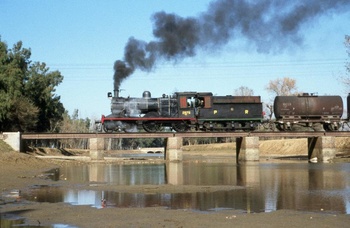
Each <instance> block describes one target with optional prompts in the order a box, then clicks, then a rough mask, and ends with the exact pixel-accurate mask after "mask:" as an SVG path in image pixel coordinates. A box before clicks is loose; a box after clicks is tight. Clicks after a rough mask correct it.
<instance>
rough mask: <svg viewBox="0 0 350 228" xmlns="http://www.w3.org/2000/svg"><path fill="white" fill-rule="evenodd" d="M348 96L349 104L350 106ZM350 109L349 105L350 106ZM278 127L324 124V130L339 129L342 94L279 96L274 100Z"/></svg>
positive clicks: (287, 128) (341, 112) (283, 128)
mask: <svg viewBox="0 0 350 228" xmlns="http://www.w3.org/2000/svg"><path fill="white" fill-rule="evenodd" d="M349 99H350V98H349V96H348V106H349ZM348 110H349V107H348ZM274 114H275V117H276V122H275V123H276V127H277V128H278V129H279V130H291V129H292V127H293V125H295V124H298V125H303V126H306V127H312V126H313V125H314V124H316V123H317V124H322V125H323V128H324V130H326V131H335V130H338V129H339V127H340V124H341V122H342V119H341V117H342V115H343V100H342V98H341V97H340V96H317V95H313V94H302V95H300V96H277V97H275V100H274Z"/></svg>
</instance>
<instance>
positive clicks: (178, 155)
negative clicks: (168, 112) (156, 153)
mask: <svg viewBox="0 0 350 228" xmlns="http://www.w3.org/2000/svg"><path fill="white" fill-rule="evenodd" d="M164 152H165V154H164V155H165V159H166V160H167V161H171V162H172V161H182V137H169V138H166V139H165V150H164Z"/></svg>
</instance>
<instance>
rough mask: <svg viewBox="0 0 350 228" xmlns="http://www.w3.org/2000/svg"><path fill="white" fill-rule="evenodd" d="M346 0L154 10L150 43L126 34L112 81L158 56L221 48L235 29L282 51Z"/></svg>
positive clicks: (229, 2)
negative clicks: (193, 12)
mask: <svg viewBox="0 0 350 228" xmlns="http://www.w3.org/2000/svg"><path fill="white" fill-rule="evenodd" d="M349 6H350V1H349V0H332V1H330V0H296V1H271V0H260V1H250V0H216V1H213V2H212V3H210V4H209V7H208V9H207V11H205V12H203V13H201V14H200V15H199V16H198V17H188V18H183V17H180V16H178V15H175V14H167V13H165V12H157V13H155V14H154V15H153V16H152V20H153V35H154V37H155V39H154V40H153V41H150V42H145V41H141V40H137V39H135V38H134V37H130V38H129V40H128V42H127V44H126V46H125V50H124V58H123V61H121V60H118V61H116V63H115V65H114V70H115V74H114V80H115V82H114V84H115V86H116V85H118V86H119V85H120V83H121V81H122V80H124V79H125V78H127V77H128V76H129V75H131V74H132V73H133V71H134V70H136V69H140V70H142V71H150V70H152V69H154V67H155V65H156V63H157V61H159V60H167V61H172V62H175V63H176V62H178V60H181V59H183V58H185V57H192V56H195V55H196V51H197V50H198V49H199V48H200V49H203V50H209V51H210V50H220V48H222V47H223V46H224V45H225V44H227V43H228V42H229V41H230V40H231V39H233V38H235V36H236V35H237V34H238V35H239V37H241V38H245V39H246V40H248V42H249V44H250V45H251V46H253V47H255V48H256V51H257V52H261V53H269V52H282V51H284V50H286V49H288V48H290V47H291V46H293V45H300V44H302V41H303V39H302V34H301V33H300V30H301V29H300V28H302V26H303V25H305V24H306V23H309V22H312V21H313V20H314V19H316V18H318V17H319V16H321V15H323V14H329V15H332V14H333V13H338V12H339V11H343V12H346V11H347V10H348V9H349Z"/></svg>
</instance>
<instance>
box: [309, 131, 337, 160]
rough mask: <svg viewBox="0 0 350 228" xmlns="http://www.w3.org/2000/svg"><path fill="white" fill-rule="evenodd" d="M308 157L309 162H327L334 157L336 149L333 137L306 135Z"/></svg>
mask: <svg viewBox="0 0 350 228" xmlns="http://www.w3.org/2000/svg"><path fill="white" fill-rule="evenodd" d="M307 145H308V158H309V161H311V162H313V161H314V162H328V161H329V160H330V159H333V158H335V155H336V153H337V149H336V147H335V137H332V136H321V137H308V138H307Z"/></svg>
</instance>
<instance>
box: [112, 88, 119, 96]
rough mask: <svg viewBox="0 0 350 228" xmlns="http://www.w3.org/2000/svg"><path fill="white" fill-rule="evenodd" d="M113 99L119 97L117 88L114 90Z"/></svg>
mask: <svg viewBox="0 0 350 228" xmlns="http://www.w3.org/2000/svg"><path fill="white" fill-rule="evenodd" d="M113 92H114V97H119V87H118V88H116V89H114V91H113Z"/></svg>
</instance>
